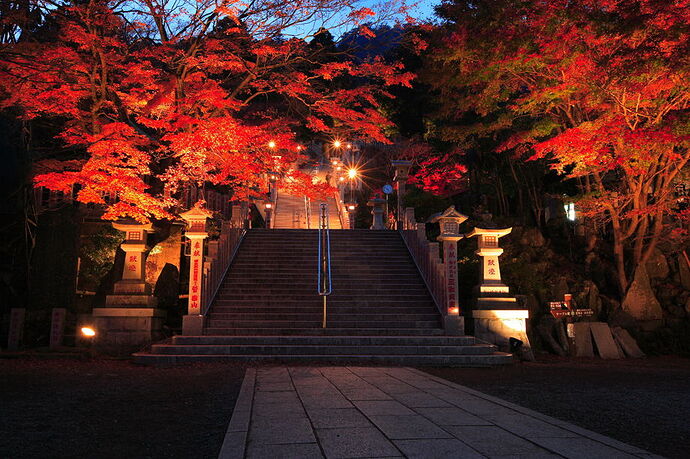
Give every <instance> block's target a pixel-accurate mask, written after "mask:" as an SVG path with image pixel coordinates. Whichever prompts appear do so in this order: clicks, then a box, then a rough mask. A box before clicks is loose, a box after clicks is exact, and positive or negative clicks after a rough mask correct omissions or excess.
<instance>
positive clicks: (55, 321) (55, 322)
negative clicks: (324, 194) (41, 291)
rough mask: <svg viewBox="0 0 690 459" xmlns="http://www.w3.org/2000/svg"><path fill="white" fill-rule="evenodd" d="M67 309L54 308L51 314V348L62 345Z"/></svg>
mask: <svg viewBox="0 0 690 459" xmlns="http://www.w3.org/2000/svg"><path fill="white" fill-rule="evenodd" d="M66 316H67V309H65V308H53V311H52V313H51V315H50V348H51V349H55V348H59V347H60V346H62V340H63V338H64V335H65V318H66Z"/></svg>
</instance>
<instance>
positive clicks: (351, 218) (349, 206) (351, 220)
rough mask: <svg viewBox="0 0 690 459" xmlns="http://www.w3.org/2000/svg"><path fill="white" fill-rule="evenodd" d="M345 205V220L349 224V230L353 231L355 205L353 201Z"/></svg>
mask: <svg viewBox="0 0 690 459" xmlns="http://www.w3.org/2000/svg"><path fill="white" fill-rule="evenodd" d="M345 205H346V206H347V218H348V221H349V223H350V229H355V211H356V210H357V204H356V203H355V202H354V201H350V202H348V203H346V204H345Z"/></svg>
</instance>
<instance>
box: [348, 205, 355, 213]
mask: <svg viewBox="0 0 690 459" xmlns="http://www.w3.org/2000/svg"><path fill="white" fill-rule="evenodd" d="M347 210H349V211H350V212H352V211H353V210H355V205H354V204H348V206H347Z"/></svg>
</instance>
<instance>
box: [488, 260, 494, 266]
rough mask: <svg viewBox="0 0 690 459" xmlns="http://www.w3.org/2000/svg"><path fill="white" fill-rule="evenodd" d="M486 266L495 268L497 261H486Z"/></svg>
mask: <svg viewBox="0 0 690 459" xmlns="http://www.w3.org/2000/svg"><path fill="white" fill-rule="evenodd" d="M486 264H487V265H489V266H495V265H496V260H493V259H489V260H486Z"/></svg>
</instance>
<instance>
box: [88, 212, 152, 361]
mask: <svg viewBox="0 0 690 459" xmlns="http://www.w3.org/2000/svg"><path fill="white" fill-rule="evenodd" d="M113 227H114V228H116V229H118V230H120V231H123V232H124V233H125V241H124V242H123V243H122V245H121V246H120V247H121V248H122V250H123V251H124V252H125V263H124V266H123V269H122V276H121V278H120V280H119V281H117V282H115V286H114V288H113V293H112V294H110V295H107V296H106V298H105V307H101V308H94V309H93V319H94V327H95V328H96V336H95V337H94V345H95V346H96V348H98V349H99V350H101V351H103V352H106V353H110V354H118V355H124V354H128V353H130V352H132V351H135V350H137V349H140V348H141V347H142V346H144V345H147V344H149V343H151V342H152V341H155V340H157V339H161V338H162V331H161V330H162V328H163V320H164V318H165V311H163V310H161V309H157V308H156V298H155V297H154V296H153V295H152V294H151V286H150V285H148V284H147V283H146V272H145V266H146V264H145V259H144V252H145V251H146V250H147V247H146V234H147V233H150V232H152V231H153V227H152V225H151V224H142V223H138V222H126V221H125V222H123V221H120V222H115V223H113Z"/></svg>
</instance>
